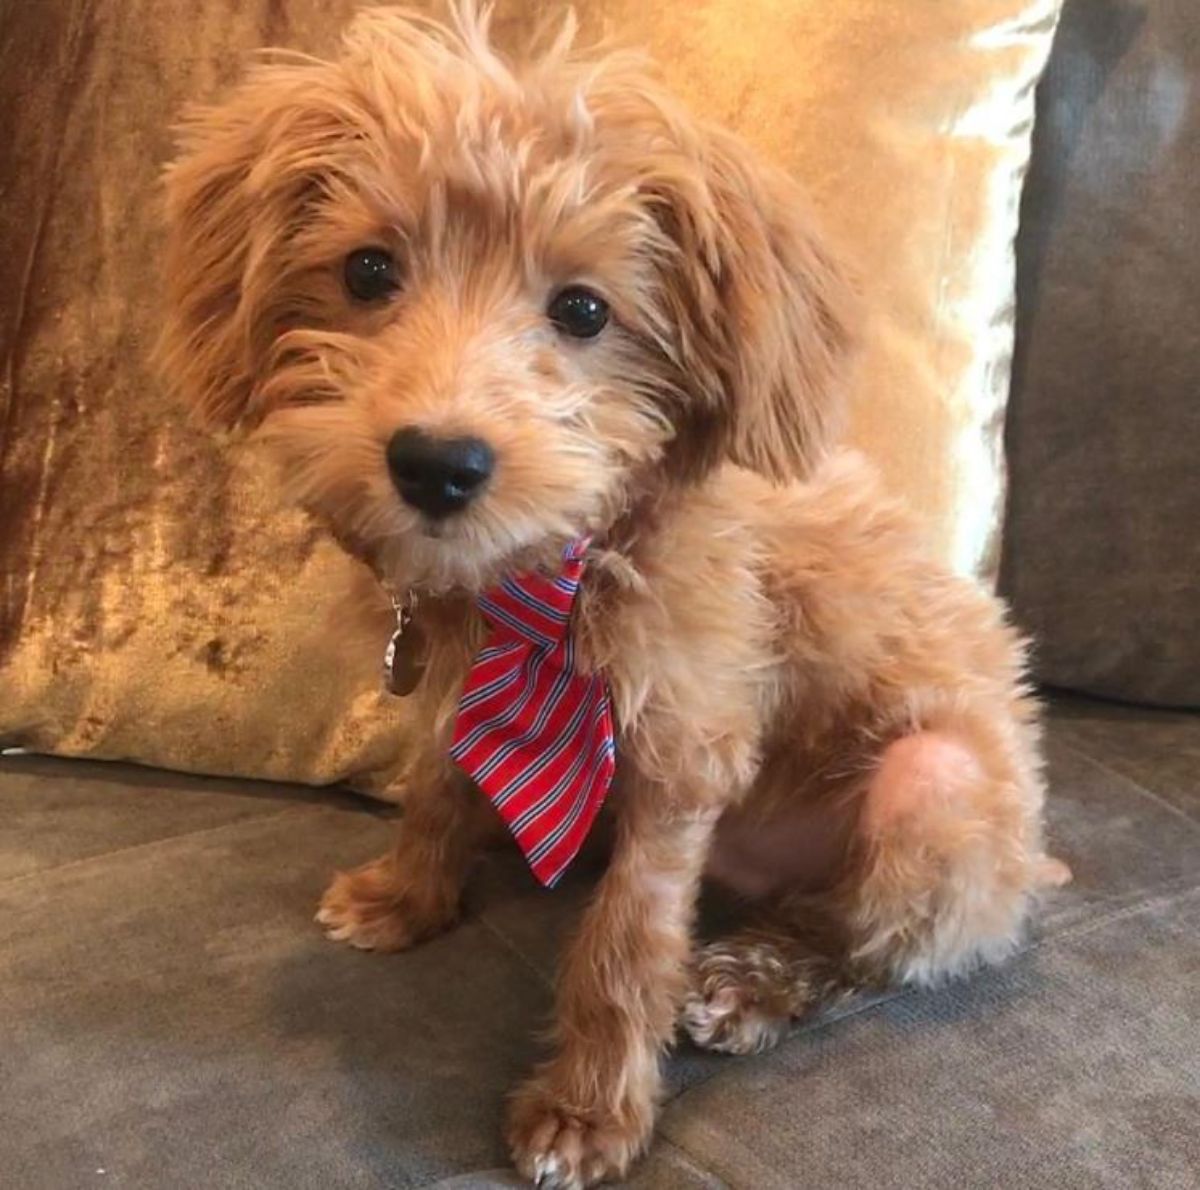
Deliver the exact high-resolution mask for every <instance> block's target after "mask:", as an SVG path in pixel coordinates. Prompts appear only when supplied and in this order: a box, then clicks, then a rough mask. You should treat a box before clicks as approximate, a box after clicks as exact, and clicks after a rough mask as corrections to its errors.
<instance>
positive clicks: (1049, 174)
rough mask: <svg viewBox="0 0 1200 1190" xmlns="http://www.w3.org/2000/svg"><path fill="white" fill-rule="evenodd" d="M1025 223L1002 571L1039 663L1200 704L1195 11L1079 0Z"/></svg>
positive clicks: (1094, 688) (1199, 107) (1199, 196)
mask: <svg viewBox="0 0 1200 1190" xmlns="http://www.w3.org/2000/svg"><path fill="white" fill-rule="evenodd" d="M1038 102H1039V116H1038V125H1037V129H1036V132H1035V138H1034V155H1033V163H1032V167H1031V171H1030V176H1029V182H1028V185H1027V187H1026V191H1025V200H1024V205H1023V207H1022V212H1021V219H1022V230H1021V236H1020V240H1019V245H1018V247H1019V270H1018V276H1019V286H1018V302H1017V311H1018V334H1017V355H1016V362H1015V368H1014V374H1013V393H1012V399H1011V404H1010V410H1009V431H1008V451H1009V459H1010V485H1009V490H1010V500H1009V515H1008V524H1007V541H1006V549H1005V558H1004V567H1003V587H1004V589H1005V591H1006V593H1007V594H1008V595H1009V596H1010V598H1011V599H1012V601H1013V604H1014V607H1015V610H1016V614H1017V617H1018V619H1019V620H1020V622H1021V623H1022V625H1023V626H1025V627H1026V628H1028V629H1030V630H1031V631H1032V633H1033V635H1034V637H1035V640H1036V642H1037V650H1036V653H1035V658H1036V663H1037V670H1038V675H1039V677H1040V678H1041V679H1042V680H1043V681H1046V682H1049V683H1052V684H1054V685H1059V686H1066V687H1070V688H1072V689H1076V690H1084V691H1089V692H1091V693H1094V694H1103V695H1108V696H1111V697H1115V698H1122V699H1127V700H1131V701H1137V702H1150V703H1159V704H1164V705H1177V706H1200V532H1197V528H1196V526H1197V525H1200V466H1198V465H1197V462H1196V443H1197V442H1198V441H1200V399H1197V398H1198V395H1200V288H1198V287H1197V284H1196V278H1197V275H1200V186H1198V185H1197V177H1198V175H1200V22H1198V21H1197V11H1196V4H1195V0H1153V2H1152V3H1148V4H1147V3H1142V2H1141V0H1138V2H1136V3H1135V2H1134V0H1105V2H1104V3H1095V2H1094V0H1068V3H1067V5H1066V8H1065V10H1064V14H1063V21H1062V27H1061V30H1060V33H1059V38H1058V41H1057V43H1056V46H1055V51H1054V54H1053V56H1052V59H1051V64H1050V67H1049V70H1048V71H1047V74H1046V78H1045V80H1044V81H1043V84H1042V88H1041V90H1040V92H1039V101H1038Z"/></svg>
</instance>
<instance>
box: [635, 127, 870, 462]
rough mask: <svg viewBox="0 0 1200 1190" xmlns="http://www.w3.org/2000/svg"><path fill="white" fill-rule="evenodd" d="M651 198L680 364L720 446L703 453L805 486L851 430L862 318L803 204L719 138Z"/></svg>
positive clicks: (732, 142) (696, 144)
mask: <svg viewBox="0 0 1200 1190" xmlns="http://www.w3.org/2000/svg"><path fill="white" fill-rule="evenodd" d="M651 191H652V198H653V201H654V203H655V204H656V206H657V208H658V219H659V225H660V227H661V228H662V229H663V231H664V232H665V234H666V236H667V238H668V239H669V240H670V241H671V245H672V249H671V250H669V251H668V252H667V253H666V255H665V258H664V263H663V266H662V267H663V274H664V289H665V293H666V299H667V302H668V305H669V307H670V310H669V317H670V318H671V319H672V320H673V321H674V322H675V324H676V335H677V347H676V354H677V356H678V360H677V362H678V364H679V366H680V367H681V369H682V371H683V372H684V378H683V383H684V384H685V385H687V386H689V387H690V388H691V389H692V390H693V399H698V400H700V401H701V402H702V410H703V411H702V412H701V413H700V416H699V417H698V418H694V420H696V421H697V423H698V424H699V425H701V426H706V427H707V429H706V431H705V432H706V433H707V434H708V436H709V437H710V439H711V438H712V436H714V435H715V436H716V439H717V440H716V441H715V442H713V441H708V442H706V443H704V444H703V449H704V451H705V453H709V454H711V453H718V452H723V453H724V454H725V455H726V456H727V457H728V458H730V459H732V460H733V461H734V462H735V463H738V464H740V465H741V466H744V467H748V468H750V469H752V470H754V471H758V472H761V473H762V474H764V475H767V476H769V477H771V478H773V479H777V480H786V479H790V478H797V477H803V476H804V475H806V474H808V473H809V471H810V470H811V469H812V468H813V466H814V464H815V463H816V462H817V461H818V460H819V458H820V457H821V455H822V453H823V451H824V450H825V449H826V447H827V446H828V445H829V444H830V442H831V440H832V438H833V437H834V436H835V434H836V432H837V430H838V428H839V425H840V421H841V414H842V411H843V397H844V388H845V384H846V379H847V373H848V371H849V363H850V359H851V357H852V355H853V350H852V348H853V342H854V327H855V325H856V323H857V316H858V310H857V306H858V301H857V298H856V296H855V294H854V292H853V290H852V289H851V287H850V285H849V284H848V282H847V280H846V278H845V277H844V276H843V274H842V272H841V270H840V269H839V267H838V265H837V263H836V262H835V261H834V259H833V258H832V256H831V255H830V254H829V252H828V251H827V250H826V248H825V246H824V245H823V244H822V242H821V240H820V239H819V237H818V235H817V234H816V232H815V230H814V228H813V224H812V221H811V217H810V215H809V213H808V207H807V202H806V200H805V198H804V196H803V195H802V194H801V193H800V191H799V188H798V187H797V186H796V185H795V184H794V183H793V182H791V180H790V179H789V178H787V177H786V175H784V174H783V173H782V171H779V170H776V169H774V168H772V167H770V166H768V165H766V164H765V163H764V162H761V161H759V160H757V159H756V158H755V157H754V155H753V154H752V153H751V151H750V150H749V148H747V147H746V146H745V145H743V144H742V143H741V142H740V141H739V140H737V139H736V138H735V137H734V136H732V135H731V134H729V133H726V132H724V131H722V130H719V129H704V130H700V131H698V132H696V134H695V136H694V139H691V140H690V143H689V144H688V145H687V146H686V147H685V148H683V149H682V150H681V151H680V153H679V155H678V156H677V157H675V156H674V155H672V156H671V157H670V158H666V159H664V161H663V165H662V166H661V168H660V169H659V171H658V173H657V177H655V178H654V180H653V182H652V183H651Z"/></svg>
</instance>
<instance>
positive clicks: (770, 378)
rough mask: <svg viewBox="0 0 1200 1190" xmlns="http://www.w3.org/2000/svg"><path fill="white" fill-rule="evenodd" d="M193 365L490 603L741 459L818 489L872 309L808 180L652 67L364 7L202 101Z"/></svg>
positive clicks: (421, 565) (222, 398) (237, 416)
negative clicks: (859, 293) (854, 341)
mask: <svg viewBox="0 0 1200 1190" xmlns="http://www.w3.org/2000/svg"><path fill="white" fill-rule="evenodd" d="M167 189H168V227H169V239H168V251H167V257H166V260H167V273H168V275H167V301H168V316H167V326H166V330H165V333H164V339H163V352H162V355H163V359H164V360H165V362H166V367H167V371H168V374H169V376H170V377H171V378H172V379H173V380H174V382H175V383H177V384H178V386H179V388H180V389H181V390H182V392H183V393H184V394H185V396H186V397H187V398H188V399H189V400H190V401H191V402H192V403H193V404H194V406H195V407H196V408H197V409H198V410H199V411H200V412H201V414H202V415H203V416H204V417H205V418H206V419H207V420H208V421H210V422H211V423H214V424H218V425H223V426H231V427H232V426H249V427H257V429H258V433H259V434H260V435H261V436H263V437H265V438H266V439H267V440H269V442H270V443H271V444H272V445H273V447H274V448H275V451H276V453H277V455H278V458H279V460H280V463H281V474H282V476H283V478H284V482H285V484H286V486H287V489H288V491H289V493H290V494H291V495H292V496H293V497H294V498H295V499H297V500H298V501H299V502H300V503H302V504H303V505H305V506H307V507H309V508H310V509H312V510H313V511H315V512H316V513H317V514H318V515H320V516H321V517H323V518H324V519H325V520H326V521H327V522H328V523H329V524H330V526H331V527H332V528H333V530H334V532H335V533H336V534H337V535H338V536H339V537H340V538H341V539H342V540H343V541H344V542H346V543H348V544H349V545H350V547H351V548H352V549H355V550H356V551H359V552H362V553H364V554H367V555H370V556H371V558H372V560H373V561H375V563H376V565H377V566H378V567H379V568H381V569H382V570H383V571H384V572H385V573H388V574H390V575H392V576H394V577H395V578H397V580H399V581H403V582H406V583H410V584H417V585H427V586H431V587H435V588H445V587H450V586H457V587H464V588H467V589H471V590H474V589H478V588H479V587H481V586H482V585H484V584H486V583H488V582H491V581H494V579H495V578H496V576H497V574H498V573H500V572H501V571H502V570H504V569H505V568H506V567H509V566H513V565H517V564H519V563H521V562H525V563H528V562H529V561H531V560H542V559H544V558H548V557H550V556H551V555H556V554H557V552H558V550H559V549H561V546H562V544H563V542H564V541H565V540H566V539H568V538H571V537H576V536H579V535H582V534H584V533H593V534H595V533H601V534H602V533H603V532H604V530H605V529H606V528H607V527H608V526H609V525H611V524H612V523H613V522H614V521H615V520H616V519H617V518H619V517H620V516H622V515H623V514H625V513H626V512H628V511H629V510H630V508H632V507H634V506H636V505H637V503H638V502H639V501H640V500H642V499H645V498H647V496H649V495H651V494H652V493H655V492H657V491H660V490H661V489H662V487H663V485H669V484H687V483H690V482H695V481H696V480H697V479H698V478H700V477H702V476H703V475H704V474H705V473H706V472H707V471H708V470H710V469H711V468H712V467H713V466H715V465H717V464H718V463H719V462H720V461H722V460H733V461H734V462H736V463H739V464H742V465H743V466H746V467H750V468H753V469H756V470H758V471H761V472H764V473H766V474H768V475H770V476H772V477H775V478H785V477H791V476H797V475H803V474H805V472H806V471H807V470H808V469H809V468H811V467H812V465H813V463H814V461H815V460H816V459H817V457H818V456H819V455H820V453H821V451H822V449H823V448H824V446H825V444H826V442H827V440H828V438H829V436H830V433H831V429H832V425H833V423H834V422H835V421H836V418H837V414H838V412H839V408H840V388H841V379H842V375H841V374H842V371H843V362H844V359H845V357H846V354H847V346H848V339H849V334H848V322H849V316H848V310H849V309H850V307H851V305H852V301H851V299H850V297H849V295H848V292H847V289H846V287H845V285H844V284H843V282H842V280H841V277H840V275H839V273H838V271H837V269H836V268H835V266H834V264H833V263H832V261H831V260H830V259H829V258H828V256H827V255H826V253H825V251H824V250H823V248H822V246H821V244H820V243H819V241H818V240H817V239H816V238H815V237H814V235H813V233H812V231H811V230H810V225H809V222H808V219H807V216H806V213H805V208H804V204H803V201H802V199H801V197H800V195H799V194H798V193H797V191H796V189H795V188H794V187H793V186H792V185H791V184H790V183H789V182H788V181H787V179H786V178H785V177H784V176H783V175H782V174H780V173H778V172H776V171H773V170H771V169H769V168H768V167H766V166H764V165H763V164H761V163H759V162H757V161H756V160H755V159H754V158H753V157H752V156H751V154H750V153H749V151H748V150H747V149H746V148H745V147H744V146H743V145H742V144H740V143H739V142H738V141H737V140H736V139H735V138H734V137H732V136H731V135H729V134H727V133H725V132H722V131H720V130H718V129H715V128H711V127H708V126H704V125H702V124H699V123H698V122H697V121H696V120H695V119H693V118H692V117H691V116H689V115H688V114H687V113H686V112H685V111H684V110H683V109H682V107H681V106H680V105H679V104H678V103H677V102H676V101H674V100H673V99H672V98H671V97H670V96H669V95H668V94H667V93H666V92H665V91H664V89H663V88H662V87H661V85H660V84H659V83H657V82H656V81H655V80H654V78H653V77H652V76H651V75H650V74H649V73H648V72H647V70H646V68H645V65H644V63H643V61H642V60H641V59H640V58H639V57H637V56H634V55H630V54H625V53H608V54H605V55H603V56H599V57H596V56H591V57H589V56H587V55H582V54H577V53H576V52H575V51H574V50H573V49H572V48H571V37H570V31H569V30H566V31H564V32H563V33H562V34H560V35H559V36H558V37H556V38H554V39H547V44H545V45H544V46H543V47H542V48H541V49H540V50H539V51H538V52H537V53H535V54H533V55H531V56H530V58H529V59H528V60H526V61H522V62H508V61H505V60H503V59H502V58H501V57H500V56H498V55H497V53H496V52H495V51H494V50H493V49H492V48H491V46H490V45H489V43H488V37H487V21H486V18H481V17H479V16H478V15H476V14H475V12H474V9H473V6H470V5H468V6H467V7H465V8H463V9H461V10H459V11H458V13H457V17H456V21H455V23H454V26H453V27H452V28H443V27H441V26H438V25H434V24H431V23H426V22H423V21H420V20H418V19H417V18H414V17H413V16H412V15H411V14H401V13H396V12H388V11H386V10H377V11H373V12H367V13H364V14H363V15H362V16H360V17H359V18H358V20H357V21H356V22H355V24H354V25H353V26H352V27H351V29H350V32H349V34H348V36H347V38H346V40H345V43H344V47H343V50H342V53H341V56H340V57H339V58H338V59H337V60H336V61H332V62H322V61H316V60H313V59H308V58H300V57H298V56H297V57H293V58H286V59H279V58H277V59H276V60H274V61H273V62H271V63H270V64H267V65H263V66H260V67H259V68H258V69H257V70H255V71H254V73H252V74H251V75H250V77H249V78H248V79H247V80H246V81H245V82H244V83H243V84H242V85H241V86H240V88H239V89H238V90H237V91H236V92H235V94H234V95H233V96H232V97H231V98H230V99H229V100H228V102H226V103H225V104H223V105H221V106H218V107H215V108H211V109H205V110H203V111H200V112H197V113H195V114H193V115H192V116H191V118H190V119H189V121H188V122H187V124H186V125H185V127H184V131H183V137H182V153H181V156H180V159H179V160H178V161H177V162H176V163H175V164H174V165H173V166H172V167H171V168H170V170H169V172H168V177H167Z"/></svg>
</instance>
